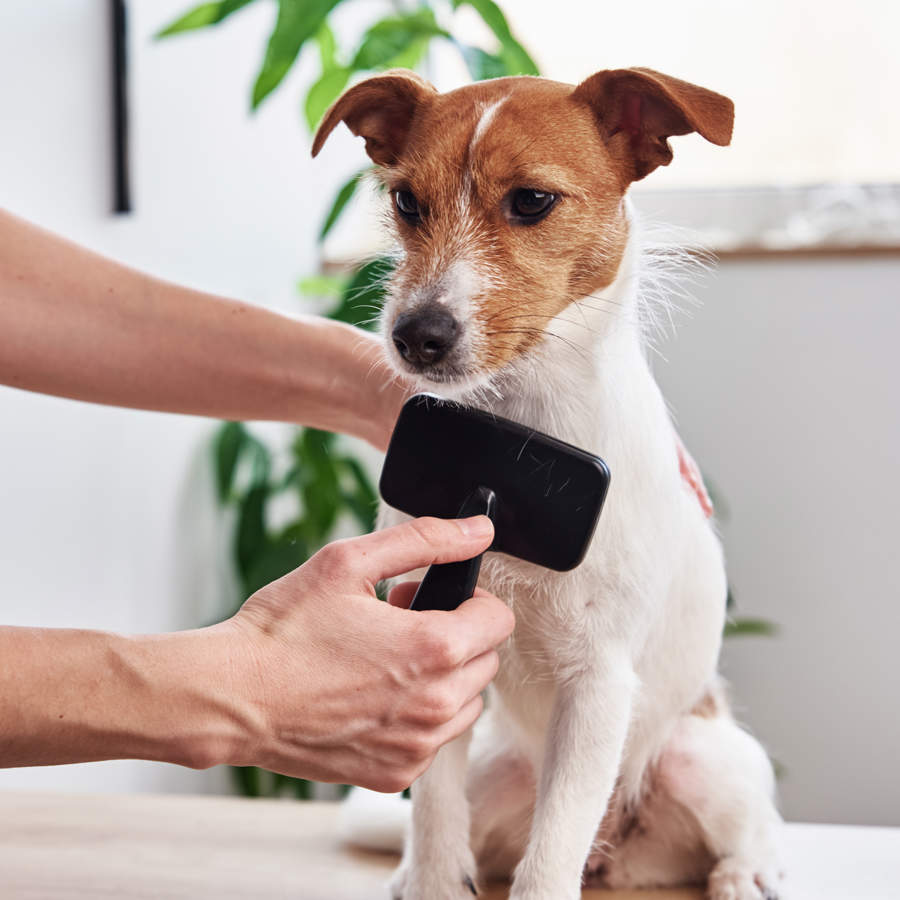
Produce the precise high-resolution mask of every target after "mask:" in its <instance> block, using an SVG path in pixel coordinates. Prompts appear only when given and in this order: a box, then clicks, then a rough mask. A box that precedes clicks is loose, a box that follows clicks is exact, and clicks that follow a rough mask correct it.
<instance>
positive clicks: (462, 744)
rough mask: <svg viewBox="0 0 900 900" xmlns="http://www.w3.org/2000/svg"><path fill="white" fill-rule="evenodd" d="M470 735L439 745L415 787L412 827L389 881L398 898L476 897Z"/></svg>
mask: <svg viewBox="0 0 900 900" xmlns="http://www.w3.org/2000/svg"><path fill="white" fill-rule="evenodd" d="M471 736H472V729H471V728H470V729H469V730H468V731H467V732H465V733H464V734H462V735H460V736H459V737H458V738H456V739H455V740H453V741H451V742H450V743H449V744H446V745H445V746H443V747H441V749H440V750H439V751H438V753H437V755H436V756H435V758H434V761H433V762H432V763H431V765H430V766H429V768H428V771H426V772H425V773H424V774H423V775H422V776H420V777H419V779H418V780H417V781H416V782H415V784H413V786H412V799H413V814H412V827H411V829H410V833H409V834H408V835H407V839H406V846H405V848H404V850H403V860H402V862H401V863H400V868H399V869H398V871H397V874H396V875H395V876H394V878H393V879H392V881H391V894H392V896H393V898H394V900H400V898H402V900H463V898H466V897H468V898H469V900H471V898H472V896H473V894H477V890H476V888H475V877H476V871H475V858H474V857H473V855H472V850H471V847H470V844H469V803H468V800H467V799H466V767H467V761H468V754H469V742H470V740H471Z"/></svg>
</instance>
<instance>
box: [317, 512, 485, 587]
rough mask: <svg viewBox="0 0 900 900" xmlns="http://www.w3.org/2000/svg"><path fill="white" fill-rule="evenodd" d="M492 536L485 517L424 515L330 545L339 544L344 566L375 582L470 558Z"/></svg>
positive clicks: (483, 547)
mask: <svg viewBox="0 0 900 900" xmlns="http://www.w3.org/2000/svg"><path fill="white" fill-rule="evenodd" d="M493 539H494V526H493V523H492V522H491V520H490V519H489V518H488V517H487V516H473V517H472V518H469V519H434V518H431V517H425V518H422V519H412V520H410V521H409V522H404V523H403V524H402V525H395V526H394V527H393V528H386V529H385V530H384V531H376V532H374V533H373V534H367V535H364V536H363V537H359V538H350V539H348V540H345V541H337V542H335V544H332V545H330V546H331V547H332V548H336V547H338V546H340V549H341V554H342V561H343V563H344V566H345V567H346V568H349V570H350V571H352V572H355V573H356V574H357V575H360V576H362V577H364V578H365V579H366V580H368V581H370V582H372V583H374V582H376V581H380V580H381V579H382V578H391V577H393V576H394V575H402V574H404V573H405V572H411V571H412V570H413V569H418V568H420V567H421V566H430V565H431V564H432V563H445V562H457V561H458V560H461V559H471V557H473V556H477V555H478V554H479V553H481V552H482V551H484V550H486V549H487V548H488V547H489V546H490V543H491V541H492V540H493ZM327 549H328V548H326V550H327Z"/></svg>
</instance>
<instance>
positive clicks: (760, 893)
mask: <svg viewBox="0 0 900 900" xmlns="http://www.w3.org/2000/svg"><path fill="white" fill-rule="evenodd" d="M778 881H779V878H778V875H777V874H776V873H774V872H771V873H769V872H765V873H764V872H759V871H756V869H755V867H754V866H753V865H751V864H749V863H747V862H743V861H742V860H739V859H735V858H734V857H727V858H726V859H722V860H720V861H719V863H718V864H717V865H716V867H715V868H714V869H713V870H712V872H710V874H709V882H708V885H707V897H708V898H709V900H779V894H778V890H777V887H778Z"/></svg>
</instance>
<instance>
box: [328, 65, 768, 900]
mask: <svg viewBox="0 0 900 900" xmlns="http://www.w3.org/2000/svg"><path fill="white" fill-rule="evenodd" d="M340 122H344V123H345V124H346V125H347V126H348V127H349V129H350V131H351V132H353V134H355V135H358V136H361V137H363V138H364V139H365V146H366V152H367V153H368V155H369V157H370V158H371V159H372V161H373V162H374V163H375V164H376V166H377V171H378V174H379V177H380V178H381V180H382V181H383V183H384V185H385V186H386V188H387V191H388V192H389V194H390V197H391V200H392V210H393V211H392V216H393V222H394V225H395V228H396V232H397V236H398V238H399V245H400V247H401V248H402V249H401V255H400V256H399V258H398V261H397V265H396V269H395V272H394V274H393V276H392V280H391V283H390V286H389V289H388V294H387V298H386V302H385V305H384V309H383V314H382V330H383V334H384V337H385V346H386V352H387V354H388V356H389V358H390V360H391V362H392V364H393V366H394V367H395V369H396V371H397V372H399V373H402V374H403V375H405V376H407V377H411V378H413V379H414V380H415V382H416V384H417V386H418V387H419V388H420V389H423V390H429V391H431V392H436V393H439V394H441V395H442V396H444V397H447V398H449V399H451V400H455V401H460V402H465V403H467V404H471V405H475V406H479V407H481V408H484V409H488V410H492V411H494V412H496V413H498V414H500V415H503V416H506V417H508V418H511V419H514V420H515V421H517V422H521V423H523V424H525V425H527V426H529V427H533V428H535V429H538V430H540V431H543V432H547V433H549V434H550V435H553V436H554V437H557V438H559V439H562V440H564V441H567V442H569V443H572V444H575V445H576V446H579V447H582V448H585V449H586V450H589V451H591V452H593V453H596V454H598V455H600V456H602V457H603V458H604V459H605V460H606V461H607V462H608V464H609V467H610V469H611V471H612V473H613V477H612V484H611V487H610V491H609V495H608V498H607V502H606V507H605V510H604V513H603V515H602V517H601V519H600V523H599V526H598V529H597V531H596V534H595V535H594V538H593V541H592V544H591V547H590V549H589V551H588V554H587V557H586V559H585V561H584V562H583V563H582V564H581V566H579V567H578V568H577V569H575V570H573V571H572V572H566V573H558V572H550V571H548V570H544V569H540V568H538V567H536V566H534V565H531V564H528V563H524V562H521V561H518V560H514V559H512V558H509V557H504V556H502V555H499V554H488V555H487V556H486V558H485V562H484V566H483V568H482V575H481V580H480V583H481V584H482V585H483V586H484V587H486V588H487V589H488V590H490V591H492V592H493V593H496V594H497V595H498V596H500V597H502V598H503V599H504V600H506V601H507V602H508V603H509V605H510V606H511V607H512V609H513V610H514V612H515V614H516V623H517V624H516V628H515V632H514V633H513V635H512V637H511V638H510V640H509V641H508V642H507V644H506V645H505V646H504V647H503V648H502V649H501V666H500V670H499V673H498V674H497V677H496V679H495V681H494V683H493V685H492V693H491V698H490V702H489V703H488V705H487V709H486V712H485V713H484V714H483V715H482V717H481V719H480V721H479V723H478V725H477V727H476V728H475V729H474V732H475V734H474V738H473V737H472V735H471V734H467V735H465V736H463V737H460V738H458V739H457V740H455V741H453V742H451V743H450V744H448V745H446V746H445V747H443V748H442V749H441V750H440V751H439V753H438V754H437V756H436V757H435V759H434V762H433V763H432V765H431V767H430V768H429V770H428V771H427V772H426V773H425V774H424V775H422V776H421V777H420V778H419V779H418V780H417V781H416V783H415V784H414V785H413V787H412V799H413V804H412V828H411V829H410V835H411V838H410V839H409V840H407V842H406V847H405V850H404V855H403V859H402V862H401V865H400V868H399V870H398V872H397V874H396V875H395V877H394V879H393V881H392V885H391V890H392V894H393V896H394V897H395V898H402V900H463V898H465V897H471V896H472V895H473V894H476V893H477V885H478V884H479V883H484V882H486V881H490V880H493V879H505V878H511V879H512V887H511V893H510V897H511V898H512V900H575V898H577V897H580V896H581V888H582V884H583V882H586V883H588V884H596V885H603V886H609V887H614V888H640V887H651V886H668V885H679V884H685V883H696V882H705V883H706V884H707V890H708V896H709V897H710V898H711V900H774V898H775V897H776V891H777V890H778V888H779V878H780V864H779V862H778V843H779V840H778V829H779V826H780V817H779V814H778V812H777V809H776V806H775V803H774V799H773V798H774V777H773V772H772V767H771V765H770V762H769V760H768V758H767V756H766V754H765V752H764V751H763V749H762V748H761V746H760V745H759V744H758V743H757V742H756V741H755V740H754V739H753V738H752V737H751V736H750V735H749V734H748V733H747V732H746V731H744V730H742V729H741V728H740V727H739V726H738V725H737V724H736V722H735V721H734V719H733V717H732V715H731V713H730V711H729V707H728V703H727V700H726V697H725V693H724V690H723V686H722V684H721V682H720V680H719V677H718V675H717V672H716V667H717V660H718V656H719V650H720V645H721V637H722V627H723V624H724V618H725V597H726V590H727V588H726V578H725V570H724V563H723V557H722V550H721V546H720V543H719V540H718V538H717V535H716V533H715V531H714V527H713V524H712V523H711V520H710V518H709V516H708V513H709V511H710V510H709V507H708V504H707V498H706V495H705V492H704V491H703V488H702V481H701V480H700V478H699V476H698V475H697V473H696V470H695V468H694V467H693V465H692V462H691V460H690V457H689V456H688V455H687V453H686V451H684V449H683V448H682V447H681V444H680V441H679V439H678V436H677V434H676V432H675V429H674V427H673V424H672V422H671V419H670V416H669V414H668V411H667V408H666V405H665V402H664V400H663V398H662V395H661V393H660V390H659V388H658V386H657V385H656V383H655V381H654V379H653V376H652V374H651V370H650V367H649V365H648V361H647V357H646V341H647V333H646V328H645V319H646V316H645V315H644V304H645V302H646V299H645V298H644V296H643V293H642V289H641V284H642V278H643V271H644V267H645V257H644V256H643V255H642V252H641V236H640V231H639V226H638V223H637V221H636V217H635V216H634V214H633V212H632V210H631V207H630V204H629V203H628V202H627V200H626V192H627V189H628V187H629V185H630V184H631V183H632V182H635V181H638V180H640V179H642V178H644V177H645V176H647V175H648V174H650V173H651V172H652V171H653V170H654V169H656V168H657V167H658V166H660V165H667V164H668V163H669V162H670V161H671V159H672V151H671V148H670V145H669V142H668V138H669V137H670V136H672V135H685V134H688V133H691V132H696V133H698V134H699V135H701V136H702V137H704V138H705V139H706V140H708V141H710V142H712V143H713V144H717V145H726V144H728V143H729V142H730V139H731V132H732V123H733V105H732V103H731V101H730V100H728V99H727V98H726V97H723V96H721V95H720V94H717V93H714V92H712V91H709V90H706V89H704V88H701V87H697V86H695V85H692V84H689V83H687V82H684V81H681V80H679V79H677V78H672V77H670V76H667V75H663V74H660V73H658V72H655V71H653V70H650V69H645V68H630V69H615V70H604V71H601V72H597V73H596V74H594V75H592V76H590V77H589V78H587V79H586V80H585V81H583V82H582V83H581V84H579V85H578V86H576V87H573V86H572V85H567V84H561V83H557V82H553V81H549V80H545V79H541V78H532V77H513V78H499V79H496V80H492V81H485V82H479V83H476V84H472V85H469V86H466V87H463V88H460V89H458V90H454V91H451V92H449V93H444V94H441V93H438V92H437V91H436V89H435V88H434V87H433V86H432V85H431V84H429V83H428V82H427V81H425V80H423V79H422V78H420V77H419V76H418V75H416V74H414V73H412V72H408V71H404V70H395V71H390V72H387V73H384V74H381V75H377V76H374V77H371V78H368V79H367V80H365V81H362V82H361V83H359V84H357V85H355V86H353V87H351V88H350V89H349V90H347V91H346V92H345V93H344V94H343V95H342V96H341V97H339V98H338V100H337V101H336V102H335V103H334V105H333V106H332V107H331V109H330V110H329V111H328V112H327V113H326V115H325V116H324V118H323V120H322V123H321V125H320V126H319V129H318V132H317V133H316V135H315V139H314V142H313V147H312V152H313V156H315V155H317V154H318V153H319V151H320V150H321V148H322V145H323V143H324V142H325V140H326V139H327V137H328V135H329V134H330V133H331V132H332V131H333V129H334V128H335V127H336V126H337V125H338V124H339V123H340ZM400 518H401V517H400V515H399V514H398V513H395V512H393V511H390V510H388V511H387V513H386V515H385V516H384V519H385V521H386V522H388V523H390V522H392V521H399V520H400ZM470 744H471V746H470Z"/></svg>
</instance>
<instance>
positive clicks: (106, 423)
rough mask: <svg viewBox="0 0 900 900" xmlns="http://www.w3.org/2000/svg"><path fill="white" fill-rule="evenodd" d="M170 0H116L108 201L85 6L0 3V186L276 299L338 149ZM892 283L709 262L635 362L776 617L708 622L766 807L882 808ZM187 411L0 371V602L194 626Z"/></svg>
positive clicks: (129, 775)
mask: <svg viewBox="0 0 900 900" xmlns="http://www.w3.org/2000/svg"><path fill="white" fill-rule="evenodd" d="M184 5H185V0H159V2H150V0H138V2H134V0H133V2H132V3H131V4H130V8H131V10H132V14H133V22H132V36H133V45H134V46H133V51H134V52H133V54H132V57H133V65H134V73H133V84H132V88H133V94H132V97H133V103H132V108H133V143H132V148H133V166H134V179H135V191H134V194H135V204H136V212H135V213H134V214H133V215H131V216H129V217H126V218H121V219H117V218H115V217H112V216H110V215H109V214H108V212H107V210H108V208H109V205H110V191H109V184H110V174H109V165H110V158H109V153H108V145H109V142H110V141H109V123H108V104H107V97H108V92H109V87H108V79H107V51H108V47H107V27H106V21H105V4H99V3H96V2H89V0H47V2H44V3H41V4H34V3H30V2H27V0H14V2H9V0H7V2H6V3H4V4H2V5H0V85H3V87H2V89H0V172H2V173H3V177H2V181H0V205H2V206H4V207H5V208H8V209H11V210H12V211H14V212H17V213H20V214H21V215H23V216H26V217H28V218H30V219H32V220H35V221H38V222H40V223H42V224H45V225H46V226H48V227H50V228H52V229H55V230H57V231H61V232H63V233H65V234H68V235H70V236H72V237H73V238H74V239H76V240H78V241H80V242H82V243H84V244H87V245H89V246H92V247H94V248H96V249H98V250H100V251H101V252H105V253H108V254H109V255H112V256H114V257H116V258H118V259H121V260H123V261H125V262H128V263H131V264H133V265H136V266H140V267H142V268H144V269H146V270H149V271H151V272H154V273H157V274H159V275H162V276H165V277H168V278H171V279H173V280H178V281H181V282H184V283H187V284H190V285H193V286H196V287H199V288H204V289H207V290H213V291H219V292H222V293H226V294H229V295H232V296H241V297H244V298H247V299H250V300H253V301H255V302H259V303H264V304H267V305H271V306H277V307H280V308H292V307H293V306H294V304H295V299H294V296H293V294H292V285H293V284H294V282H295V281H296V278H297V277H298V276H300V275H302V274H305V273H307V272H309V271H310V270H311V269H312V268H313V267H314V265H315V251H314V244H313V234H314V229H315V228H316V227H317V225H318V223H319V221H320V217H321V213H322V210H323V206H324V204H325V203H326V202H327V200H328V197H329V194H330V192H331V190H332V188H333V185H334V184H335V183H337V182H338V181H339V180H340V179H341V178H342V177H344V176H345V175H346V174H348V173H349V172H351V171H353V170H354V169H355V168H356V167H357V166H358V165H359V164H360V161H361V159H362V157H361V153H360V152H359V148H358V147H356V146H355V144H354V143H353V142H352V140H351V139H350V138H349V136H347V135H345V134H340V133H339V134H336V135H335V139H334V140H333V146H332V147H331V148H330V155H328V156H327V157H326V158H325V160H324V161H323V160H318V161H316V163H311V162H310V160H309V159H308V144H307V138H306V136H305V133H304V131H303V128H302V126H301V124H300V122H299V116H298V103H299V82H300V81H301V80H302V78H303V73H302V72H296V73H294V74H293V75H292V76H291V79H290V85H289V86H288V87H287V88H286V89H284V90H282V91H280V92H278V93H276V94H275V95H274V97H273V98H271V99H270V101H269V102H267V104H266V105H265V106H264V107H263V109H262V110H261V111H260V113H259V114H258V115H257V116H256V117H254V118H253V120H252V121H250V120H248V115H247V112H246V108H247V104H246V98H247V95H248V92H249V87H250V84H251V83H252V78H253V75H254V72H255V66H256V64H257V62H258V59H259V55H260V51H261V47H262V44H263V41H264V37H265V31H266V27H267V25H268V23H269V21H270V15H271V14H272V11H273V10H272V9H271V8H270V6H269V5H261V6H260V8H259V9H256V8H251V9H249V10H247V11H245V12H243V13H241V14H240V21H239V22H238V21H236V22H235V23H234V26H233V27H232V26H231V25H229V24H226V25H223V26H221V27H220V28H219V29H217V30H216V31H215V32H214V33H211V34H208V35H195V36H192V37H189V38H185V39H183V40H176V41H171V42H165V43H161V44H153V43H150V42H149V39H148V36H149V35H150V34H151V33H152V32H153V31H154V30H155V29H156V28H157V27H158V26H159V25H160V24H162V23H163V22H166V21H167V20H168V19H170V18H171V17H173V16H174V15H175V14H176V13H178V12H180V11H181V9H182V8H183V6H184ZM291 85H293V87H291ZM898 276H900V261H898V260H892V261H888V260H882V261H867V260H844V261H833V262H832V261H825V262H819V261H816V262H789V263H741V264H738V263H731V264H726V265H724V266H723V267H722V268H721V270H720V271H719V273H718V274H717V275H716V276H714V277H712V278H709V279H707V280H706V281H704V282H703V283H702V284H701V285H700V286H699V288H698V291H697V293H698V295H699V296H700V297H701V299H702V300H703V301H704V303H705V305H704V306H703V307H702V309H700V310H698V311H697V312H696V313H695V314H694V316H693V319H692V320H691V321H689V322H686V323H684V324H683V327H682V328H681V331H680V336H679V338H678V340H677V341H674V342H670V343H668V344H667V345H666V347H665V353H666V354H667V356H668V357H669V359H670V362H669V363H668V364H667V365H662V364H661V365H659V366H658V367H657V368H658V371H659V374H660V378H661V380H662V382H663V384H664V386H665V388H666V390H667V393H668V395H669V397H670V399H671V400H672V402H673V405H674V406H675V408H676V410H677V412H678V414H679V419H680V422H681V427H682V430H683V432H684V434H685V437H686V439H687V440H688V442H689V443H690V445H691V447H692V449H693V450H694V451H695V453H696V455H697V456H698V458H699V459H700V461H701V462H702V464H703V466H704V468H705V469H706V471H707V472H708V473H709V475H710V476H711V478H712V479H713V480H714V481H715V483H716V486H717V487H718V489H719V491H720V492H721V494H722V495H723V496H724V497H725V498H727V500H728V504H729V506H730V507H731V518H730V520H729V522H728V523H727V524H726V525H725V526H724V529H723V530H724V536H725V541H726V545H727V550H728V556H729V561H730V566H731V578H732V582H733V584H734V587H735V592H736V594H737V597H738V600H739V604H740V612H741V613H742V614H746V615H751V614H753V615H764V616H767V617H769V618H771V619H774V620H776V621H777V622H779V623H781V625H782V632H781V635H780V636H779V637H778V638H777V639H774V640H752V641H751V640H746V641H744V642H733V643H731V644H730V645H729V646H728V648H727V651H726V658H725V665H726V671H727V673H728V674H729V676H730V677H731V679H732V680H733V682H734V686H735V693H736V696H737V699H738V703H739V708H740V709H741V711H742V716H743V718H744V719H745V720H746V721H747V722H749V723H751V724H752V725H753V726H754V727H755V728H756V730H757V731H758V732H759V733H760V734H761V736H762V737H763V738H764V739H765V740H766V742H767V744H768V745H769V747H770V749H771V751H772V753H773V754H774V755H775V756H776V757H777V758H778V759H779V760H780V761H781V762H782V763H783V764H784V765H785V767H786V769H787V773H786V775H785V778H784V781H783V795H784V801H785V809H786V811H787V813H788V815H789V816H791V817H792V818H807V819H820V820H823V819H824V820H833V821H868V822H873V823H874V822H883V823H886V822H893V823H895V824H897V823H900V782H898V780H897V779H896V778H895V761H896V759H897V758H898V755H900V725H898V719H897V716H896V705H897V704H896V690H895V686H896V684H897V683H898V665H897V662H896V658H897V656H896V652H895V650H894V641H895V635H896V634H897V633H898V628H897V626H898V624H900V623H898V621H897V619H898V613H897V600H898V599H900V598H898V590H897V588H898V584H897V578H898V576H897V567H896V565H895V564H894V563H893V550H894V544H895V543H896V538H897V536H898V529H897V526H896V516H895V509H896V508H897V507H898V502H897V501H898V499H900V498H898V480H897V477H896V460H897V459H898V456H900V424H898V413H897V402H896V397H895V396H894V395H893V394H892V386H893V385H896V384H897V383H900V377H898V376H900V371H898V368H900V364H898V363H897V358H896V355H895V354H893V353H892V350H893V342H894V341H895V340H896V338H897V336H898V318H897V317H898V311H897V295H898V291H897V284H898ZM211 428H212V424H211V423H209V422H206V421H203V420H199V419H191V418H187V417H177V416H169V415H162V414H149V413H138V412H130V411H123V410H113V409H105V408H99V407H90V406H86V405H83V404H79V403H74V402H71V401H63V400H56V399H52V398H46V397H38V396H34V395H30V394H26V393H23V392H17V391H12V390H8V389H0V620H2V621H4V622H7V623H12V624H41V625H56V626H63V625H82V626H91V627H100V628H111V629H119V630H126V631H151V630H161V629H172V628H179V627H185V626H188V625H191V624H196V623H198V622H201V621H203V620H204V618H205V617H207V616H208V615H209V613H210V609H211V608H212V607H213V606H214V605H215V604H216V602H217V600H218V598H219V596H220V594H221V592H222V591H224V590H225V588H224V586H223V578H222V575H221V572H217V571H210V569H209V568H208V563H207V562H205V561H206V560H209V559H210V552H211V551H210V548H211V547H212V546H213V545H214V544H215V537H216V535H215V529H214V527H213V525H212V523H211V522H210V517H209V509H210V506H211V498H210V497H209V496H208V493H206V492H207V490H208V482H205V481H204V480H203V478H202V470H203V461H202V458H201V457H202V450H203V447H204V441H205V440H206V438H207V436H208V434H209V433H210V430H211ZM197 560H203V561H204V562H203V563H201V564H199V565H198V564H197ZM0 664H2V661H0ZM223 783H224V781H223V779H222V778H221V773H205V774H197V773H193V772H189V771H186V770H180V769H176V768H175V767H167V766H161V765H155V764H149V763H137V762H117V763H101V764H94V765H91V766H81V767H61V768H56V769H52V768H51V769H31V770H9V771H6V772H0V788H16V787H25V786H42V787H43V786H50V787H54V788H61V789H77V790H215V789H218V788H220V787H222V785H223Z"/></svg>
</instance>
